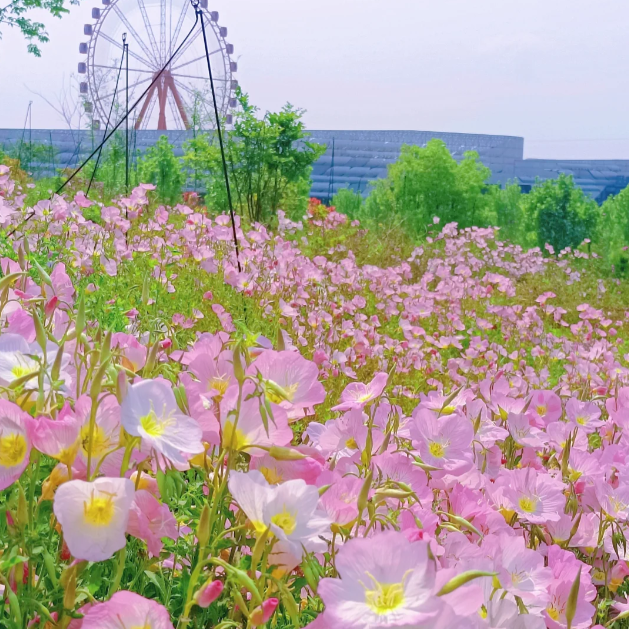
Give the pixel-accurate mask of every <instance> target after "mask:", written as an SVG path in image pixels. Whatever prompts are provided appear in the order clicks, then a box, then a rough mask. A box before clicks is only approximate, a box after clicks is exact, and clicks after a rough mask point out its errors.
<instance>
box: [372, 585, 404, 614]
mask: <svg viewBox="0 0 629 629" xmlns="http://www.w3.org/2000/svg"><path fill="white" fill-rule="evenodd" d="M369 576H370V577H371V579H372V581H373V583H372V585H371V586H370V589H367V588H365V602H366V603H367V606H368V607H370V608H371V609H372V610H373V611H374V612H375V613H376V614H378V615H379V616H382V615H386V614H389V613H390V612H392V611H394V610H396V609H398V607H401V606H402V605H404V586H403V584H402V583H379V582H378V581H376V579H375V578H373V576H372V575H369Z"/></svg>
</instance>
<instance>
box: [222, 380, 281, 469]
mask: <svg viewBox="0 0 629 629" xmlns="http://www.w3.org/2000/svg"><path fill="white" fill-rule="evenodd" d="M254 391H255V385H254V384H253V383H252V382H246V383H245V385H244V386H243V390H242V399H241V402H240V413H239V414H238V415H237V408H238V396H239V389H238V387H237V386H233V387H230V388H229V389H228V390H227V392H226V393H225V396H224V397H223V399H222V400H221V405H220V411H221V438H222V445H223V447H224V448H230V449H232V450H240V451H246V452H247V453H248V454H250V455H251V456H257V457H259V456H263V455H264V454H265V451H264V450H262V449H260V448H256V446H262V447H263V448H270V447H271V446H287V445H289V444H290V442H291V440H292V438H293V431H292V430H291V428H290V426H289V425H288V417H287V415H286V411H285V410H284V409H283V408H282V407H281V406H277V405H276V404H271V405H270V406H271V412H272V414H273V416H272V417H268V418H267V420H268V421H267V424H266V426H265V424H264V422H263V421H262V415H261V413H260V404H261V403H262V401H261V400H260V398H258V397H256V396H255V395H254Z"/></svg>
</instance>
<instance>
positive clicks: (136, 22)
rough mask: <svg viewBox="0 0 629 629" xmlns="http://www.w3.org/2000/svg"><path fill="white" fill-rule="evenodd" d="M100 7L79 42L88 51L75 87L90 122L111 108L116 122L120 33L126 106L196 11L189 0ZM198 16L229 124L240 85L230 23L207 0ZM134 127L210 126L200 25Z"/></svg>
mask: <svg viewBox="0 0 629 629" xmlns="http://www.w3.org/2000/svg"><path fill="white" fill-rule="evenodd" d="M102 3H103V5H104V8H103V9H101V8H98V7H95V8H93V9H92V18H93V19H94V20H95V21H94V23H93V24H85V25H84V27H83V34H84V35H86V36H88V37H89V40H88V41H87V42H82V43H81V44H80V45H79V52H80V53H81V54H82V55H86V59H85V61H81V62H79V64H78V71H79V74H80V75H85V76H84V79H83V80H82V81H81V82H80V84H79V89H80V93H81V96H82V98H83V100H84V105H85V109H86V112H87V113H88V114H89V115H90V116H91V117H92V120H93V126H94V127H95V128H100V127H101V126H102V125H104V121H106V120H107V119H108V117H109V112H110V110H111V111H112V116H111V123H112V124H115V122H116V121H117V120H120V119H121V118H122V117H123V116H124V114H125V111H126V109H125V103H126V91H125V90H126V80H125V70H126V68H125V67H124V65H123V68H122V76H121V77H120V82H119V85H118V89H117V90H116V80H117V78H118V73H119V69H120V66H121V61H122V55H123V50H124V45H123V35H124V34H126V35H125V37H126V43H127V44H128V59H127V61H128V66H129V80H128V85H129V103H131V104H132V103H134V102H135V101H136V100H137V98H139V97H140V95H141V94H142V93H143V92H144V90H146V89H147V87H148V86H149V85H150V84H151V81H153V80H154V79H155V78H156V77H157V75H158V74H159V72H160V70H161V69H162V67H163V66H164V65H165V64H166V62H167V61H168V60H169V59H170V57H171V56H172V55H173V53H174V52H175V51H176V50H177V48H178V47H179V46H180V45H181V43H182V41H183V40H184V38H185V37H186V35H187V34H188V33H189V32H190V29H191V28H192V26H193V25H194V20H195V11H194V8H193V7H192V5H191V3H190V0H102ZM199 8H200V9H201V11H202V13H201V15H202V19H203V21H204V24H205V30H206V33H207V37H208V51H209V54H210V63H211V64H212V74H213V77H214V83H215V91H216V100H217V105H218V110H219V115H221V116H226V117H227V124H230V123H231V116H230V115H229V113H228V112H229V110H230V108H232V107H235V106H236V101H235V99H234V98H233V94H234V90H235V89H236V87H237V86H238V82H237V81H236V80H235V79H234V76H233V75H234V73H235V72H236V70H237V69H238V67H237V63H236V62H235V61H232V59H231V56H232V55H233V54H234V47H233V45H232V44H228V43H227V41H226V37H227V28H225V27H223V26H219V24H218V18H219V16H218V12H216V11H209V10H208V8H207V0H200V7H199ZM132 122H133V125H134V127H135V128H136V129H159V130H165V129H189V128H191V127H192V126H193V125H194V126H197V127H204V128H208V127H209V128H213V127H214V126H215V124H216V121H215V115H214V108H213V103H212V97H211V92H210V85H209V77H208V70H207V61H206V57H205V48H204V45H203V35H202V31H201V24H200V22H199V24H197V28H196V29H195V31H194V32H193V33H192V34H191V35H190V37H189V39H188V40H187V41H186V43H185V44H184V45H183V46H182V48H181V50H180V51H179V52H178V53H177V54H176V55H175V57H174V58H173V59H172V61H171V62H170V64H169V65H168V67H167V68H166V69H165V70H164V72H162V74H161V75H160V76H159V78H158V79H157V81H156V82H155V83H154V84H153V85H152V86H151V88H150V89H149V91H148V92H147V94H146V96H145V97H144V98H143V100H142V102H141V103H139V104H138V106H137V107H136V109H135V110H134V112H133V114H132Z"/></svg>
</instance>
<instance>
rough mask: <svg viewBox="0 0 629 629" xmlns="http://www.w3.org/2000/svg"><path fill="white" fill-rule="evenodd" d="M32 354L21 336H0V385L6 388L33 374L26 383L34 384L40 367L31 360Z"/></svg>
mask: <svg viewBox="0 0 629 629" xmlns="http://www.w3.org/2000/svg"><path fill="white" fill-rule="evenodd" d="M40 351H41V350H40ZM33 354H34V352H33V351H31V347H30V345H29V344H28V343H27V341H26V339H25V338H24V337H23V336H20V335H19V334H9V333H6V334H3V335H2V336H0V384H2V385H3V386H8V385H10V384H11V383H12V382H13V381H14V380H18V379H19V378H23V377H24V376H28V375H29V374H33V378H32V379H31V380H29V381H28V383H29V384H33V383H35V384H36V382H37V375H36V374H37V372H38V371H39V367H40V366H39V363H38V362H37V361H36V360H35V359H33V358H31V356H32V355H33Z"/></svg>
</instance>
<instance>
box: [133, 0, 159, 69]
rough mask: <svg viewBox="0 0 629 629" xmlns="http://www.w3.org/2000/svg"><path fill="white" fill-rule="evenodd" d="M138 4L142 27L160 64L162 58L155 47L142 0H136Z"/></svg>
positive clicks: (153, 36) (155, 43)
mask: <svg viewBox="0 0 629 629" xmlns="http://www.w3.org/2000/svg"><path fill="white" fill-rule="evenodd" d="M137 2H138V6H139V7H140V13H141V14H142V20H143V22H144V28H145V29H146V32H147V34H148V36H149V41H150V42H151V48H152V49H153V55H154V56H155V59H157V61H158V63H159V65H160V66H161V65H162V58H161V57H160V54H159V49H158V48H157V42H156V41H155V35H154V34H153V29H152V28H151V22H150V21H149V16H148V13H147V12H146V6H145V5H144V0H137Z"/></svg>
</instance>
